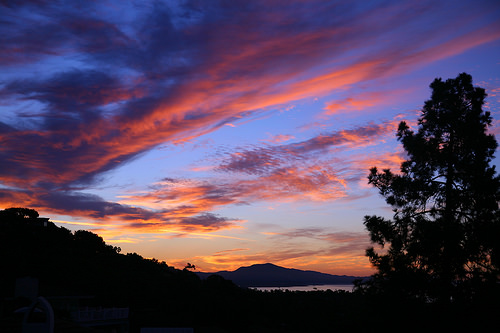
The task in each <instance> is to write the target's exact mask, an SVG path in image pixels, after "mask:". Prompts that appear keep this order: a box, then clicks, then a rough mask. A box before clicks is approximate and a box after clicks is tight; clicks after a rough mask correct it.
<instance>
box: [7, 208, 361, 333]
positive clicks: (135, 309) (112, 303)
mask: <svg viewBox="0 0 500 333" xmlns="http://www.w3.org/2000/svg"><path fill="white" fill-rule="evenodd" d="M27 212H28V213H29V214H27ZM13 213H14V214H13ZM0 251H1V253H2V265H3V267H2V274H1V275H0V298H1V300H2V307H1V312H0V332H4V331H11V332H16V331H19V332H21V331H20V328H19V327H18V326H16V325H17V323H19V322H20V320H21V318H18V317H15V315H14V311H15V310H16V309H17V308H19V307H21V306H28V305H29V303H30V300H28V299H22V298H19V297H18V298H15V297H14V296H15V286H16V280H18V279H19V278H25V277H30V278H34V279H36V280H37V281H38V295H40V296H44V297H46V298H47V299H48V300H49V302H52V303H53V304H55V302H56V301H58V300H61V299H65V298H70V299H77V300H78V302H79V304H78V306H80V307H107V308H128V309H129V310H130V315H129V330H128V331H129V332H139V329H140V328H141V327H194V328H195V329H196V332H204V331H206V332H276V331H284V332H301V331H304V329H305V327H316V328H318V329H320V328H323V327H328V326H330V325H335V326H337V327H341V326H342V325H343V324H342V322H343V320H341V319H342V318H346V317H348V316H349V315H347V314H346V312H347V313H348V314H349V313H352V314H354V313H355V311H354V310H350V309H354V308H355V307H359V305H360V304H361V303H360V302H359V301H357V297H358V296H355V295H353V294H351V293H347V292H332V291H328V292H320V291H318V292H311V293H306V292H287V291H275V292H260V291H256V290H251V289H245V288H240V287H238V286H237V285H236V284H234V283H233V282H231V281H230V280H227V279H225V278H224V277H222V276H220V275H215V274H211V275H209V276H205V277H203V278H200V277H198V276H197V275H196V274H195V273H193V272H191V271H189V270H188V269H184V270H180V269H176V268H174V267H171V266H168V265H167V264H166V263H165V262H162V261H158V260H156V259H146V258H143V257H142V256H140V255H139V254H137V253H127V254H123V253H121V249H120V248H118V247H115V246H111V245H108V244H106V243H105V242H104V240H103V239H102V238H101V237H100V236H98V235H97V234H95V233H92V232H90V231H84V230H79V231H75V232H71V231H70V230H68V229H66V228H64V227H58V226H56V225H55V224H54V223H52V222H50V221H49V219H48V218H39V217H38V213H36V212H35V211H33V210H28V211H26V210H19V209H10V211H8V210H4V211H0ZM54 311H55V314H56V320H59V321H58V322H56V327H55V332H94V330H85V331H79V330H74V331H72V330H69V329H68V328H67V326H64V325H63V324H62V323H63V322H65V321H69V320H71V316H70V314H69V313H67V312H65V310H63V309H57V308H55V309H54ZM318 314H320V315H321V316H320V319H315V320H314V321H311V322H310V320H309V319H308V318H315V317H316V316H317V315H318ZM6 327H7V328H8V329H5V328H6ZM58 327H59V330H58ZM61 327H65V329H64V330H61ZM95 332H108V331H106V330H98V331H97V330H96V331H95ZM109 332H111V330H109Z"/></svg>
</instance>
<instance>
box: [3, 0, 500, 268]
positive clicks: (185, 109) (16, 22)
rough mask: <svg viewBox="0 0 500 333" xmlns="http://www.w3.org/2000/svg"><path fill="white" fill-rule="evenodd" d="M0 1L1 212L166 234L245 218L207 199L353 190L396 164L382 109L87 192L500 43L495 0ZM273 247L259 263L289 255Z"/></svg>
mask: <svg viewBox="0 0 500 333" xmlns="http://www.w3.org/2000/svg"><path fill="white" fill-rule="evenodd" d="M0 11H1V12H2V19H1V20H0V45H2V51H1V52H0V70H1V71H2V77H1V79H0V99H1V101H0V108H1V113H2V116H3V117H2V119H1V120H0V200H1V204H2V206H3V207H8V206H29V207H32V208H35V209H38V210H40V211H43V212H45V213H46V214H58V215H61V216H68V215H69V216H74V217H77V218H79V220H84V219H88V220H89V221H88V223H96V224H98V225H100V226H101V227H104V226H106V227H107V228H109V227H108V225H110V224H113V225H115V226H116V228H117V229H120V230H122V231H123V232H129V231H130V232H132V231H137V232H139V231H140V232H147V233H154V232H157V231H159V230H161V231H162V232H164V233H165V234H168V237H184V236H185V235H186V234H189V233H190V234H192V235H195V234H207V233H216V232H219V231H223V230H228V229H233V228H234V229H237V228H238V227H240V226H242V225H244V224H243V223H244V222H245V221H246V217H245V216H235V217H226V216H222V215H219V214H218V211H219V210H220V209H222V208H225V207H232V206H235V205H243V204H248V205H251V204H252V203H253V202H262V201H269V202H295V201H299V200H304V201H307V202H312V201H314V202H316V203H320V202H328V201H330V200H336V199H338V198H344V199H349V198H354V197H358V196H359V195H360V192H356V191H355V189H356V187H359V183H360V181H361V180H364V178H365V177H366V170H367V169H368V168H369V167H371V166H374V165H380V166H382V165H383V166H386V165H387V166H388V167H397V166H398V164H399V163H400V162H401V159H402V158H403V157H402V156H401V153H400V152H398V151H397V150H395V149H394V148H392V149H385V148H380V146H382V145H383V144H384V143H385V142H386V141H388V140H392V139H389V137H390V138H393V133H394V131H395V128H396V127H395V126H396V124H397V122H398V121H399V120H400V118H397V117H394V115H393V114H390V115H388V116H386V115H384V117H385V118H384V117H382V116H380V117H378V116H377V117H376V119H375V117H374V119H373V120H372V121H371V122H369V121H366V118H365V119H364V120H363V122H358V125H346V126H340V125H339V124H338V123H333V121H332V124H333V125H331V126H330V124H323V123H322V125H321V126H322V130H323V132H322V133H320V134H318V133H312V132H311V131H305V130H304V131H302V132H301V133H300V135H299V134H297V133H296V132H294V131H293V130H294V129H296V128H300V126H302V125H304V122H302V123H301V124H294V125H293V126H296V127H295V128H290V127H289V128H287V129H286V130H282V129H281V127H280V128H277V129H276V130H275V132H272V133H269V131H268V130H267V129H266V132H267V134H263V135H262V136H261V137H259V138H257V139H256V140H255V142H256V143H255V144H248V143H246V145H245V146H243V143H240V142H237V143H234V145H233V146H231V147H230V148H226V150H221V152H220V153H219V154H212V155H211V157H212V159H211V160H210V162H213V163H211V165H209V166H206V165H203V166H199V165H191V166H190V167H189V168H186V169H188V170H189V173H188V174H187V176H184V175H182V176H177V175H175V176H174V175H172V174H158V175H157V178H156V179H158V182H157V183H155V184H140V185H138V186H134V188H137V187H140V188H141V189H142V191H135V190H131V189H126V190H123V191H122V192H120V193H114V194H113V195H109V196H107V197H106V198H104V195H98V194H97V192H94V189H95V185H96V184H100V183H101V182H103V180H104V179H106V177H107V176H109V175H110V174H111V173H112V172H114V171H117V170H118V169H119V168H123V167H124V166H126V165H127V164H128V163H130V162H133V161H135V160H137V159H140V158H141V157H143V156H144V155H145V154H147V153H148V152H150V151H151V150H153V149H154V148H156V147H159V146H162V147H169V146H178V145H181V144H189V143H190V142H193V141H195V140H196V139H197V138H200V137H201V136H204V135H207V134H211V133H213V132H215V131H220V132H223V131H229V130H232V131H235V132H236V131H238V130H239V129H240V128H241V127H243V126H242V125H244V124H248V123H250V122H257V121H261V120H262V119H264V118H270V117H271V116H270V115H272V114H275V113H279V112H281V110H289V112H294V111H295V107H296V106H297V105H301V104H304V105H306V104H307V105H309V104H308V103H310V102H311V103H312V101H315V100H321V103H322V104H321V107H322V106H324V107H325V109H323V110H320V111H319V112H318V113H314V114H313V113H312V112H311V113H310V117H308V119H307V121H308V122H310V121H313V120H318V118H321V116H328V119H329V120H330V119H333V118H335V117H336V116H337V115H339V114H340V113H344V114H345V113H347V112H352V111H354V112H356V113H361V114H362V113H366V112H367V110H368V109H370V108H377V107H380V106H385V105H387V106H389V105H390V103H391V102H392V101H394V100H398V98H399V97H400V96H401V95H402V94H405V93H406V92H408V91H412V89H413V87H411V84H410V87H398V89H392V88H390V87H388V86H384V87H382V86H383V83H384V82H385V83H387V82H390V81H391V80H392V79H394V78H401V77H402V76H405V75H409V74H411V73H412V72H413V71H415V70H416V69H419V68H422V67H424V66H426V65H429V64H433V63H436V62H438V61H442V60H444V59H449V58H451V57H454V56H457V55H460V54H462V53H464V52H467V51H471V50H473V49H474V48H476V47H478V46H482V45H489V44H491V43H494V42H498V40H500V26H499V23H498V13H499V11H500V5H499V4H498V3H497V2H491V1H487V0H484V1H483V0H479V2H475V3H473V4H472V3H468V2H460V3H457V2H456V1H439V2H436V1H419V2H401V1H393V2H391V1H389V2H385V3H384V4H378V3H368V2H366V3H358V4H352V2H350V1H336V2H331V1H321V0H317V1H287V2H273V1H271V2H270V1H264V0H262V1H251V2H242V1H234V2H227V1H213V2H212V1H210V2H192V1H185V2H123V1H113V0H109V1H99V2H95V1H87V2H80V3H79V4H78V5H77V6H76V5H74V4H72V3H71V4H70V3H69V2H64V1H49V2H47V1H14V2H12V1H10V2H2V3H1V4H0ZM424 19H425V22H428V23H429V24H425V23H422V20H424ZM458 22H459V23H460V24H458ZM431 23H432V24H431ZM409 41H410V42H409ZM379 85H380V86H381V87H379ZM353 87H356V89H353ZM387 89H391V90H390V91H391V93H387V91H388V90H387ZM333 96H337V97H335V98H334V97H333ZM323 103H325V104H323ZM292 106H293V107H292ZM290 108H292V110H290ZM308 111H309V110H308ZM403 111H404V110H402V112H403ZM304 113H305V112H304ZM351 114H352V113H351ZM302 115H303V114H302ZM321 119H324V118H321ZM380 119H386V121H383V120H380ZM233 126H234V128H233ZM342 127H343V129H342ZM292 134H293V135H292ZM266 135H267V141H266V137H265V136H266ZM253 139H255V138H253ZM210 146H211V147H215V149H222V148H220V146H219V143H218V142H214V143H213V144H211V145H210ZM372 147H373V148H374V149H373V150H370V149H371V148H372ZM375 147H376V149H375ZM363 149H365V150H363ZM375 151H376V152H375ZM207 154H208V153H207ZM214 155H215V156H214ZM198 161H200V159H198ZM214 161H215V162H214ZM166 163H168V162H166ZM203 163H205V164H206V159H205V160H203ZM200 174H203V178H201V176H200ZM182 177H185V178H182ZM134 185H135V184H134ZM99 193H102V192H99ZM115 198H118V199H115ZM228 214H229V213H228ZM112 232H114V233H115V234H114V235H115V238H116V239H117V240H118V239H123V240H124V241H127V239H129V238H127V237H126V236H125V235H120V234H119V232H117V231H116V230H113V231H112ZM110 235H111V234H110ZM321 235H323V237H327V236H326V234H321ZM122 236H123V237H122ZM221 236H222V235H221ZM120 237H121V238H120ZM318 237H319V236H318ZM332 251H335V250H333V249H332ZM241 252H244V251H241ZM285 252H286V251H285ZM285 252H284V253H282V254H279V253H277V254H276V256H274V257H273V258H269V259H275V260H281V262H284V263H286V262H287V261H286V260H290V261H289V262H290V263H292V260H295V259H294V258H299V257H300V258H305V257H307V254H303V255H299V254H298V253H296V254H293V253H292V252H293V251H288V252H286V253H285ZM313 253H316V252H314V251H312V252H311V254H310V256H309V257H308V258H309V259H311V256H312V255H313ZM328 253H329V252H328V250H323V252H322V254H321V255H325V256H328V255H329V254H328ZM238 254H239V255H240V254H241V253H238ZM227 255H229V254H227ZM232 255H236V253H233V254H232ZM252 255H253V256H257V257H258V255H256V254H252ZM314 255H320V254H318V253H316V254H314ZM250 256H251V255H250V254H249V256H248V257H246V259H241V260H250ZM257 257H255V258H254V259H255V260H257V259H258V258H257ZM264 257H265V254H262V255H261V259H264ZM226 258H229V257H226ZM241 258H243V257H241ZM280 258H281V259H280ZM287 258H288V259H287ZM222 259H224V258H222V257H220V256H219V259H218V260H222ZM230 259H231V260H235V261H237V260H239V259H238V258H237V257H235V256H233V257H230ZM230 259H227V260H230ZM207 260H208V259H207ZM214 260H215V259H214ZM224 260H225V259H224ZM297 260H299V259H297ZM311 260H312V259H311ZM297 264H300V260H299V261H297Z"/></svg>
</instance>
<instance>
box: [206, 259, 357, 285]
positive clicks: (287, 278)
mask: <svg viewBox="0 0 500 333" xmlns="http://www.w3.org/2000/svg"><path fill="white" fill-rule="evenodd" d="M197 274H198V276H199V277H200V278H202V279H206V278H207V277H209V276H210V275H214V274H215V275H220V276H222V277H223V278H225V279H227V280H231V281H233V282H234V283H235V284H237V285H239V286H240V287H292V286H307V285H324V284H351V283H353V281H354V280H355V279H359V278H362V277H357V276H347V275H332V274H326V273H320V272H315V271H304V270H300V269H293V268H285V267H281V266H277V265H274V264H271V263H267V264H256V265H251V266H247V267H240V268H238V269H237V270H235V271H220V272H215V273H204V272H197Z"/></svg>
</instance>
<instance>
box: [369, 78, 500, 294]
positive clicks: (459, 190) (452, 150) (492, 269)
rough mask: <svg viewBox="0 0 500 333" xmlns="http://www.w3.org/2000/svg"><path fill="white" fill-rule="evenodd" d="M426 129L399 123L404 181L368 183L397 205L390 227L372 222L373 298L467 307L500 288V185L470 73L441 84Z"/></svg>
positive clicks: (480, 92)
mask: <svg viewBox="0 0 500 333" xmlns="http://www.w3.org/2000/svg"><path fill="white" fill-rule="evenodd" d="M430 87H431V89H432V96H431V99H430V100H428V101H426V102H425V105H424V107H423V109H422V114H421V117H420V118H419V120H418V130H417V131H416V132H414V131H412V130H411V129H410V128H409V127H408V125H407V124H406V123H405V122H401V123H400V125H399V128H398V131H397V138H398V141H400V142H401V143H402V145H403V148H404V150H405V151H406V154H407V158H408V159H407V160H406V161H405V162H403V163H402V165H401V170H400V172H399V173H392V172H391V171H390V170H383V171H382V172H379V171H378V170H377V169H376V168H372V169H371V170H370V175H369V176H368V180H369V183H370V184H372V185H373V186H374V187H376V188H377V189H378V190H379V192H380V194H381V195H382V196H384V197H385V199H386V202H387V203H388V204H389V205H391V206H392V208H393V212H394V216H393V219H392V220H387V219H384V218H382V217H379V216H365V220H364V224H365V226H366V228H367V230H368V231H369V233H370V236H371V240H372V242H373V243H377V244H378V245H380V246H381V247H382V248H383V249H381V250H378V251H377V250H375V249H374V248H373V247H372V248H369V249H368V250H367V256H368V257H369V259H370V261H371V263H372V264H373V265H374V266H375V267H376V269H377V273H376V274H375V275H374V276H373V277H372V279H371V280H370V281H369V282H368V283H367V284H365V285H364V286H363V285H360V286H362V287H364V288H366V289H368V290H371V291H375V292H383V293H389V294H393V295H398V296H404V297H407V298H412V299H422V300H424V301H426V302H429V301H434V302H453V301H458V300H464V301H469V300H471V299H473V298H475V297H479V296H478V295H481V294H482V293H484V291H487V290H489V288H495V286H496V285H498V283H499V282H500V280H499V276H500V275H499V273H500V260H499V256H500V249H499V243H500V219H499V217H500V214H499V207H498V201H499V198H500V179H499V176H497V175H496V172H495V167H494V166H492V165H491V161H492V158H493V157H494V153H495V150H496V148H497V142H496V140H495V137H494V136H493V135H491V134H488V127H489V126H490V125H491V121H492V118H491V115H490V113H489V112H485V111H483V109H482V107H483V104H484V100H485V97H486V93H485V91H484V89H482V88H479V87H474V86H473V84H472V77H471V76H470V75H468V74H466V73H462V74H460V75H459V76H458V77H457V78H455V79H448V80H446V81H442V80H441V79H435V80H434V82H432V84H431V85H430Z"/></svg>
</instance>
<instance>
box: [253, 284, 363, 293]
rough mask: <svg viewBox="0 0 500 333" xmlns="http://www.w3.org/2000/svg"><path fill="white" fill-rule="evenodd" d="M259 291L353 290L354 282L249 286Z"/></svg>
mask: <svg viewBox="0 0 500 333" xmlns="http://www.w3.org/2000/svg"><path fill="white" fill-rule="evenodd" d="M248 288H250V289H255V290H259V291H272V290H289V291H325V290H332V291H336V290H344V291H349V292H352V289H353V288H354V284H311V285H306V286H290V287H248Z"/></svg>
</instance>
